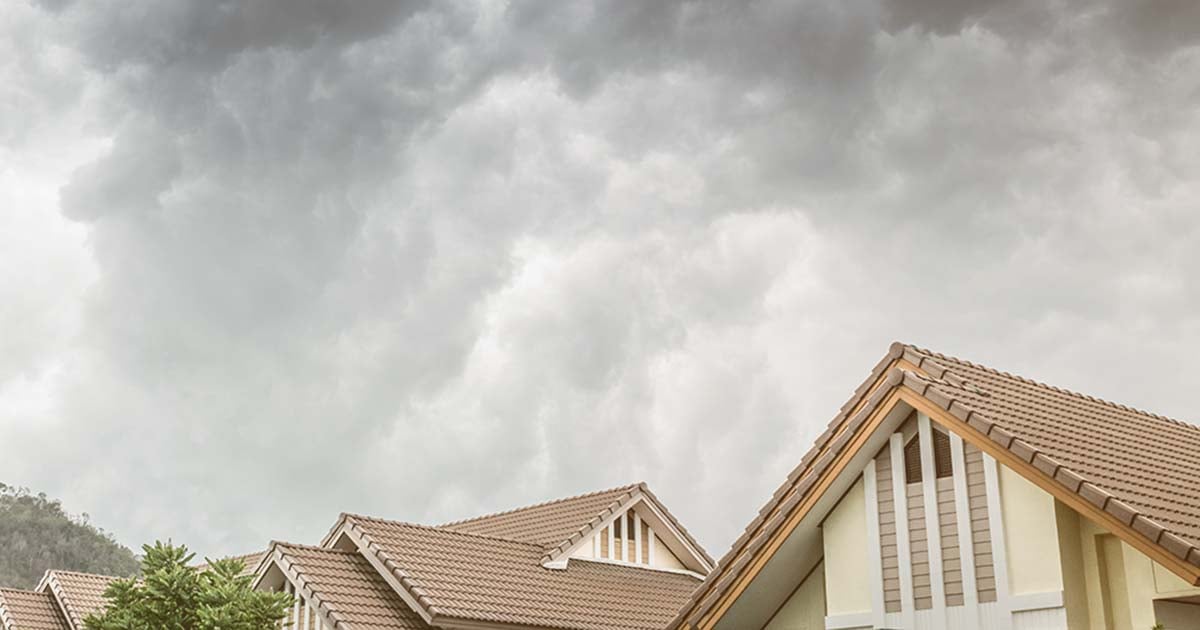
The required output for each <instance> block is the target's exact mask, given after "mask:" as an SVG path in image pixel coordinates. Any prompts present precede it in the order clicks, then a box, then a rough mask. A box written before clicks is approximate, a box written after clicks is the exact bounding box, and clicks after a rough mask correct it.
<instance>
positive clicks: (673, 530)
mask: <svg viewBox="0 0 1200 630" xmlns="http://www.w3.org/2000/svg"><path fill="white" fill-rule="evenodd" d="M637 497H638V498H639V499H641V501H642V505H644V506H646V508H647V509H648V510H649V511H650V513H651V514H653V515H654V517H655V518H657V519H658V520H659V521H660V522H661V523H662V524H663V526H664V527H666V528H667V533H669V534H671V536H672V537H673V538H674V539H675V540H676V541H678V543H679V545H680V546H682V547H683V548H684V550H686V551H687V554H688V555H689V556H691V557H692V561H693V562H695V563H696V566H699V567H701V568H702V569H704V572H705V573H707V572H709V571H712V570H713V566H712V564H710V563H709V561H708V560H705V559H704V554H702V553H700V551H699V549H697V548H696V547H694V546H693V545H692V543H691V542H689V541H688V537H687V536H684V535H683V532H681V531H679V528H677V527H675V526H674V525H672V524H671V521H672V520H673V519H671V518H667V515H666V514H664V513H663V510H660V509H659V508H658V506H657V505H655V502H654V501H650V500H647V499H646V495H644V494H641V493H639V494H638V495H637ZM634 505H637V503H636V502H635V501H630V502H629V506H630V507H633V506H634ZM669 546H670V545H668V547H669ZM679 561H680V562H683V563H684V565H687V563H686V562H684V559H683V558H682V557H680V558H679Z"/></svg>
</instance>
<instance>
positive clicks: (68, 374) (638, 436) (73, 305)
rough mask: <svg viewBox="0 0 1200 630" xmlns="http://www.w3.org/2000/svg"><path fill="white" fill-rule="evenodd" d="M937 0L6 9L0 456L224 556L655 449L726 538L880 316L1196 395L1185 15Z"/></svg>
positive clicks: (626, 473)
mask: <svg viewBox="0 0 1200 630" xmlns="http://www.w3.org/2000/svg"><path fill="white" fill-rule="evenodd" d="M952 4H954V6H953V7H952V9H948V8H947V7H945V6H940V5H939V4H937V3H929V2H905V3H887V4H857V5H853V6H851V5H848V4H846V3H841V2H828V3H824V2H812V3H792V2H753V3H747V4H746V5H745V6H740V7H736V8H724V7H721V6H719V5H715V4H702V3H695V2H672V3H667V2H662V3H633V4H631V3H603V2H597V3H513V4H511V5H508V4H496V3H488V2H468V1H466V0H464V1H462V2H455V3H404V4H400V3H391V2H386V3H384V2H380V3H358V2H355V3H348V2H337V1H333V0H330V1H327V2H316V1H314V2H306V3H294V2H258V3H245V4H242V5H237V6H236V7H235V6H234V5H226V4H220V3H202V2H158V3H151V4H136V3H135V4H130V3H125V2H120V3H54V4H53V6H49V7H46V8H38V7H35V6H33V5H18V6H17V7H15V8H12V7H10V8H6V9H3V10H0V29H3V32H4V33H9V34H12V35H14V37H15V36H18V35H19V36H20V38H19V39H17V40H15V41H18V42H23V43H21V44H19V45H14V54H16V53H18V52H19V54H20V55H21V57H20V59H21V61H20V62H19V63H8V64H5V63H4V62H0V77H2V78H4V79H5V81H0V85H6V86H10V87H7V88H0V90H3V91H0V112H4V113H5V114H6V116H5V117H3V118H0V132H2V133H0V174H4V173H11V175H7V176H8V177H10V179H11V180H12V181H17V182H21V187H10V189H11V190H13V191H16V192H12V193H10V194H9V197H4V196H3V195H4V194H5V193H3V192H0V200H8V199H11V200H12V201H14V202H15V203H16V204H18V205H19V207H20V208H22V209H23V211H21V212H16V211H12V210H6V211H5V210H0V226H3V227H4V229H5V231H9V233H17V232H18V231H19V232H22V233H28V234H29V236H30V238H31V239H33V241H34V242H36V243H40V245H39V246H38V247H26V248H24V249H18V248H16V247H8V248H5V249H4V253H3V254H0V256H4V260H5V267H6V268H18V267H22V268H23V267H29V266H33V265H37V266H39V267H42V268H44V270H43V271H40V272H39V273H37V274H32V275H31V274H23V273H14V274H6V275H2V276H0V297H4V298H6V299H5V303H9V304H15V305H18V306H16V307H12V308H9V309H6V310H0V326H3V327H4V329H5V330H11V331H19V333H20V334H17V335H13V338H16V339H19V341H18V342H11V341H7V342H6V343H4V344H0V348H3V349H4V350H5V353H4V357H3V358H0V409H2V410H0V440H3V441H4V443H6V444H16V445H19V447H20V448H19V452H21V453H23V454H24V455H25V456H23V457H21V458H5V459H4V460H3V461H0V479H4V480H5V481H6V482H9V483H23V484H28V485H31V486H35V487H39V488H43V489H45V490H47V491H49V492H51V493H53V494H56V495H61V496H63V497H64V498H65V499H66V500H67V502H68V505H70V506H74V507H75V508H76V509H80V510H86V511H88V512H90V513H91V514H92V515H93V517H94V518H95V519H96V520H97V521H98V522H101V523H104V524H105V525H106V526H107V527H109V528H110V529H112V530H114V531H116V532H117V533H118V534H119V535H120V536H121V538H122V540H123V541H125V542H128V543H131V544H134V543H138V542H141V541H143V540H147V539H150V538H152V537H155V536H159V537H165V536H172V537H174V538H176V539H178V540H185V541H189V542H191V543H193V544H194V545H196V546H197V547H198V548H199V549H200V550H201V551H204V552H209V553H218V552H238V551H244V550H247V549H250V548H254V547H257V546H261V545H262V544H264V543H265V541H266V540H267V539H270V538H284V539H296V540H299V541H311V540H313V539H315V538H316V537H318V536H319V535H320V534H321V533H323V532H324V529H325V528H326V527H327V526H328V525H329V523H331V522H332V520H333V518H334V517H335V515H336V514H337V512H339V511H342V510H353V511H363V512H371V513H377V514H380V515H384V516H392V517H397V518H405V519H410V520H418V521H437V520H443V519H450V518H457V517H462V516H467V515H471V514H474V513H477V512H482V511H486V510H493V509H500V508H504V507H509V506H512V505H516V504H520V503H523V502H528V501H532V500H536V499H541V498H547V497H551V496H556V495H562V494H567V493H572V492H578V491H585V490H588V489H593V488H597V487H602V486H607V485H616V484H618V483H626V482H628V481H630V480H632V479H638V478H643V479H646V480H648V481H649V482H650V483H651V484H652V485H653V486H654V487H655V488H656V489H657V491H658V493H659V494H660V496H662V497H663V498H664V499H665V500H666V501H667V502H668V503H669V504H670V505H671V506H672V508H673V509H674V510H675V511H676V512H677V513H678V514H679V515H680V516H681V517H682V518H683V519H684V520H685V522H687V523H688V524H689V527H690V528H691V529H693V530H694V531H695V532H697V533H698V534H699V536H700V537H701V539H702V540H703V541H704V542H705V543H707V544H708V545H709V546H710V547H711V548H712V550H713V551H714V552H716V553H718V554H719V553H720V552H721V551H723V549H724V548H725V546H726V545H727V544H728V543H729V541H730V540H732V538H733V537H734V536H735V535H736V534H737V532H738V531H740V529H741V527H742V526H743V525H744V524H745V522H746V521H748V520H749V519H750V517H751V515H752V514H753V513H754V510H755V509H756V508H757V506H758V504H760V503H761V502H762V501H763V500H764V499H765V498H766V497H767V496H768V494H769V493H770V491H771V490H773V488H774V486H775V484H777V483H778V482H779V481H780V480H781V479H782V477H783V476H784V474H786V472H787V471H788V470H789V469H790V468H791V467H792V466H794V465H795V463H796V462H797V461H798V460H799V458H800V456H801V455H802V453H803V452H804V450H805V449H806V447H807V443H808V441H810V440H811V439H812V438H813V437H814V436H815V435H816V434H817V433H819V432H820V430H821V429H822V428H823V427H824V424H825V422H826V421H827V420H828V418H829V417H830V416H831V415H832V413H833V412H834V411H835V410H836V409H837V408H838V407H839V406H840V404H841V402H842V399H844V397H845V396H847V395H848V394H849V392H850V391H851V390H852V389H853V387H854V386H855V385H856V384H857V382H858V380H859V379H861V378H862V376H863V375H864V373H865V370H866V369H867V368H869V367H870V366H871V365H873V364H874V362H875V361H876V360H877V359H878V357H879V356H880V355H881V354H882V353H883V352H884V351H885V349H886V346H887V343H888V342H890V341H891V340H892V339H895V338H902V339H905V340H910V341H915V342H918V343H923V344H927V345H929V346H932V347H934V348H935V349H939V350H945V351H949V352H954V353H959V354H962V355H965V356H967V357H968V358H972V359H976V360H980V361H984V362H988V363H991V364H994V365H997V366H999V367H1003V368H1006V369H1011V370H1014V371H1018V372H1021V373H1024V374H1027V375H1029V376H1032V377H1037V378H1042V379H1045V380H1050V381H1053V382H1055V383H1057V384H1061V385H1064V386H1069V387H1076V388H1079V389H1084V390H1087V391H1089V392H1091V393H1096V394H1100V395H1104V396H1108V397H1112V398H1115V399H1118V400H1120V401H1122V402H1129V403H1133V404H1138V405H1141V406H1145V407H1151V408H1153V409H1155V410H1156V411H1160V412H1163V413H1168V414H1174V415H1177V416H1182V417H1185V418H1187V417H1194V415H1195V414H1194V411H1193V410H1191V409H1190V408H1189V407H1187V405H1186V402H1185V395H1184V393H1183V392H1185V391H1186V389H1187V388H1186V386H1185V385H1186V384H1187V383H1188V382H1189V381H1188V372H1187V370H1186V365H1187V363H1186V361H1187V360H1188V359H1186V358H1185V357H1190V354H1191V353H1190V352H1189V350H1190V349H1191V348H1194V347H1196V346H1197V344H1198V343H1200V319H1197V317H1196V315H1195V313H1197V312H1200V311H1198V310H1197V306H1200V304H1198V303H1197V300H1198V297H1197V296H1198V295H1200V292H1198V291H1197V289H1198V288H1200V287H1197V284H1196V280H1195V279H1194V278H1193V275H1194V274H1192V273H1191V270H1192V269H1195V268H1197V266H1198V265H1200V254H1198V253H1197V251H1198V248H1197V245H1198V244H1200V219H1198V218H1197V216H1196V215H1195V213H1194V211H1193V208H1194V205H1195V204H1194V199H1196V197H1197V194H1196V193H1197V192H1198V191H1197V188H1198V183H1197V182H1198V181H1200V178H1198V177H1197V176H1198V174H1200V173H1198V170H1200V161H1198V160H1197V159H1196V157H1195V155H1196V152H1195V150H1194V149H1195V146H1196V145H1197V140H1198V139H1200V119H1198V118H1197V114H1196V113H1195V112H1196V108H1195V100H1196V98H1195V95H1196V81H1195V80H1194V79H1193V78H1192V77H1196V76H1200V74H1198V73H1197V72H1196V70H1197V65H1198V64H1200V53H1198V50H1200V49H1197V48H1196V47H1195V42H1194V41H1191V40H1189V35H1188V33H1189V32H1194V30H1195V29H1190V30H1189V29H1188V28H1185V26H1186V25H1188V24H1191V25H1193V26H1194V25H1195V16H1192V15H1191V13H1190V10H1189V9H1188V8H1187V7H1183V6H1168V5H1165V4H1154V5H1153V6H1151V5H1146V6H1141V7H1136V8H1129V5H1126V4H1118V3H1114V4H1112V5H1111V6H1095V7H1094V8H1092V9H1090V10H1087V11H1082V10H1080V7H1078V6H1076V5H1075V4H1073V3H1058V4H1051V5H1043V4H1042V3H1036V4H1034V3H1030V4H1029V5H1020V4H1012V3H1003V4H995V5H993V4H991V3H968V4H962V3H952ZM0 41H14V40H11V39H5V38H0ZM5 45H6V44H2V43H0V47H3V46H5ZM11 86H15V87H11ZM10 113H11V115H12V117H11V118H10V117H9V116H8V114H10ZM11 120H17V121H19V122H16V123H8V122H6V121H11ZM5 231H0V244H3V243H6V242H9V241H6V240H5V239H6V238H8V237H6V234H5ZM11 241H12V242H14V243H15V242H17V240H16V239H11ZM43 263H44V264H43ZM1126 365H1129V366H1131V367H1133V366H1135V367H1136V369H1138V370H1149V371H1150V372H1149V373H1145V374H1144V377H1143V378H1136V379H1131V378H1129V375H1128V374H1129V373H1128V370H1127V369H1126V368H1125V367H1124V366H1126ZM1189 414H1190V416H1189Z"/></svg>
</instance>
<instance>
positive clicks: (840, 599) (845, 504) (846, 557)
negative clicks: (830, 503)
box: [821, 478, 873, 615]
mask: <svg viewBox="0 0 1200 630" xmlns="http://www.w3.org/2000/svg"><path fill="white" fill-rule="evenodd" d="M821 536H822V539H823V541H824V545H825V562H824V564H825V584H826V595H825V604H826V608H827V610H828V614H830V615H844V614H851V613H862V612H870V611H871V593H870V590H869V589H867V588H866V587H865V585H866V584H867V582H866V581H865V579H864V576H866V575H868V572H869V571H870V570H871V561H870V557H869V556H868V555H867V553H868V551H869V546H868V544H867V541H868V538H867V507H866V492H865V490H864V487H863V480H862V478H859V480H858V481H857V482H855V483H854V485H853V486H851V487H850V489H849V490H847V491H846V494H845V495H843V496H842V499H841V500H840V501H839V502H838V504H837V507H835V508H834V510H833V511H832V512H830V513H829V516H828V517H826V519H825V523H824V524H823V525H822V527H821ZM871 551H873V550H871Z"/></svg>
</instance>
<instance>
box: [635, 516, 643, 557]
mask: <svg viewBox="0 0 1200 630" xmlns="http://www.w3.org/2000/svg"><path fill="white" fill-rule="evenodd" d="M633 561H634V562H635V563H637V564H642V515H641V514H638V513H637V512H634V513H633Z"/></svg>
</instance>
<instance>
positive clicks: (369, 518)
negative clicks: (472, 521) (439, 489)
mask: <svg viewBox="0 0 1200 630" xmlns="http://www.w3.org/2000/svg"><path fill="white" fill-rule="evenodd" d="M342 516H343V517H345V518H347V519H357V520H359V521H372V522H375V523H386V524H388V525H399V526H401V527H411V528H413V529H421V530H426V531H431V532H440V533H443V534H454V535H456V536H470V537H472V538H483V539H485V540H496V541H500V542H506V543H514V544H517V545H524V546H526V547H534V548H537V549H545V546H544V545H541V544H538V543H533V542H528V541H524V540H514V539H512V538H501V537H499V536H489V535H487V534H476V533H475V532H464V531H460V530H457V529H446V528H444V527H442V526H440V525H422V524H421V523H412V522H409V521H395V520H391V519H386V518H378V517H375V516H366V515H365V514H353V513H350V512H343V513H342Z"/></svg>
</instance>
